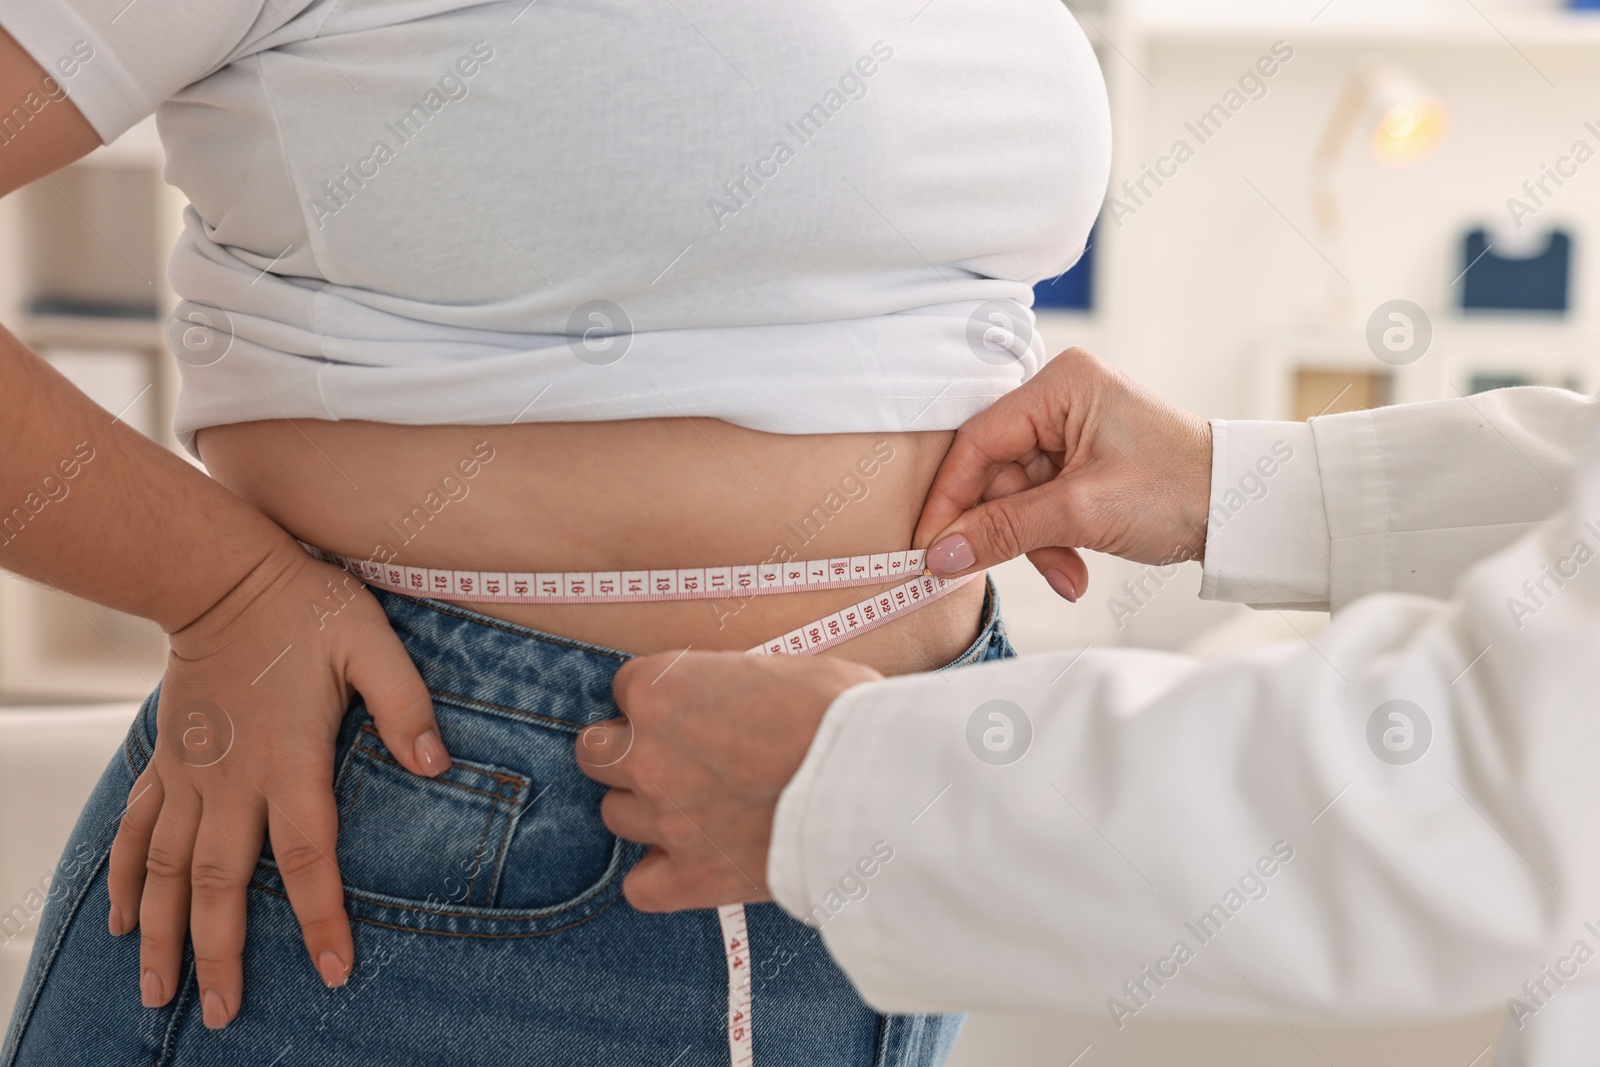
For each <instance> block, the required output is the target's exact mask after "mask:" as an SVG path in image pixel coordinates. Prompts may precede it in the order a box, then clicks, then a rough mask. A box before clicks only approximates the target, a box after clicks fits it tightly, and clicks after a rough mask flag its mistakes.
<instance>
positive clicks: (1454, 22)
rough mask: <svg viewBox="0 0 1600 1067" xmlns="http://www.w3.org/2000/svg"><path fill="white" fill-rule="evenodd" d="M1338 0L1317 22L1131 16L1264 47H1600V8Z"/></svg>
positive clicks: (1160, 30)
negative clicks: (1389, 9) (1365, 4)
mask: <svg viewBox="0 0 1600 1067" xmlns="http://www.w3.org/2000/svg"><path fill="white" fill-rule="evenodd" d="M1341 2H1342V0H1334V2H1333V4H1332V5H1331V6H1330V7H1329V8H1328V10H1327V12H1326V13H1325V14H1323V15H1322V16H1320V17H1319V18H1318V19H1317V20H1316V21H1315V22H1310V21H1306V20H1293V19H1284V18H1271V17H1269V18H1250V17H1241V16H1235V17H1231V18H1230V17H1222V18H1217V17H1206V18H1204V19H1202V18H1199V17H1195V16H1192V15H1187V14H1186V15H1175V16H1168V15H1164V14H1163V15H1157V16H1154V17H1151V16H1139V17H1135V18H1132V19H1129V20H1128V21H1127V22H1125V23H1124V26H1125V28H1126V29H1127V30H1128V31H1129V32H1131V33H1132V34H1133V35H1134V36H1135V37H1136V38H1139V39H1142V40H1143V41H1144V42H1145V43H1146V44H1147V45H1149V46H1151V47H1235V46H1246V47H1252V48H1256V47H1260V46H1261V44H1262V42H1270V41H1273V40H1278V39H1282V40H1285V41H1288V42H1290V43H1291V44H1292V45H1293V46H1294V47H1295V48H1296V49H1299V48H1306V47H1311V48H1316V47H1323V48H1369V47H1379V46H1392V47H1399V46H1404V47H1407V48H1505V47H1506V42H1507V41H1508V40H1509V41H1510V42H1511V43H1512V44H1514V45H1516V46H1517V47H1519V48H1535V49H1600V12H1596V11H1574V12H1567V11H1544V12H1507V11H1495V10H1492V9H1488V8H1486V9H1485V10H1484V15H1478V14H1477V13H1476V12H1474V11H1473V9H1472V8H1471V7H1468V6H1466V5H1462V7H1461V9H1460V12H1459V13H1458V14H1453V15H1444V16H1434V17H1428V16H1416V15H1408V14H1407V12H1406V11H1405V10H1403V9H1402V10H1398V11H1397V12H1396V13H1395V14H1394V15H1392V16H1390V17H1381V16H1368V17H1357V18H1350V17H1342V16H1341V15H1340V14H1339V9H1340V3H1341Z"/></svg>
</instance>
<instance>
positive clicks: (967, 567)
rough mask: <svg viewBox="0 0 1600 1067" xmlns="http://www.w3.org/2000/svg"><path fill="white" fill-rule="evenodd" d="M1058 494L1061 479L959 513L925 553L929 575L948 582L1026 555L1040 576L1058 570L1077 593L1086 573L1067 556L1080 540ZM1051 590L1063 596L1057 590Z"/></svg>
mask: <svg viewBox="0 0 1600 1067" xmlns="http://www.w3.org/2000/svg"><path fill="white" fill-rule="evenodd" d="M1063 489H1064V485H1063V483H1062V482H1061V481H1060V480H1056V481H1051V482H1047V483H1045V484H1044V485H1041V486H1038V487H1037V488H1033V489H1026V490H1023V491H1022V492H1020V493H1012V494H1010V495H1008V496H1002V497H996V498H995V499H993V500H988V501H985V502H983V503H981V504H979V505H978V506H976V507H974V508H971V509H969V510H967V511H965V512H963V513H962V514H961V515H960V516H959V517H958V518H957V519H956V520H955V521H954V522H952V523H951V524H950V525H949V526H948V527H946V528H945V529H944V531H943V532H941V533H940V534H939V536H938V537H936V538H935V539H934V541H933V544H932V545H931V546H930V547H929V548H928V556H927V567H928V570H929V571H931V572H932V573H933V574H935V575H938V576H940V577H943V578H948V577H953V576H955V575H960V574H966V573H968V572H970V571H975V570H981V569H983V568H986V567H992V566H994V565H996V564H998V563H1004V562H1005V561H1006V560H1009V559H1015V558H1016V557H1018V556H1021V555H1024V554H1027V555H1029V556H1030V557H1036V558H1035V559H1034V562H1035V565H1036V566H1039V568H1040V570H1041V571H1045V570H1048V569H1056V570H1058V571H1061V572H1062V573H1064V574H1065V575H1066V576H1067V577H1069V578H1070V579H1071V580H1072V583H1073V586H1074V589H1075V591H1081V590H1082V589H1084V588H1085V587H1086V585H1087V584H1088V568H1087V567H1085V566H1084V564H1083V560H1082V559H1081V558H1080V557H1079V556H1078V554H1077V553H1076V552H1073V551H1071V549H1072V548H1074V547H1076V546H1077V545H1078V544H1079V543H1080V541H1081V539H1080V538H1079V536H1078V532H1079V531H1078V530H1077V528H1076V527H1077V523H1076V521H1075V517H1074V515H1073V514H1072V510H1071V508H1070V507H1069V506H1068V502H1067V500H1066V494H1065V493H1064V492H1063ZM1046 577H1047V578H1048V577H1049V575H1046ZM1051 584H1052V585H1056V583H1055V582H1054V581H1052V582H1051ZM1056 591H1057V592H1061V593H1062V595H1063V596H1065V595H1066V594H1065V593H1064V592H1063V591H1062V589H1061V588H1059V587H1058V588H1057V590H1056ZM1069 599H1072V598H1069Z"/></svg>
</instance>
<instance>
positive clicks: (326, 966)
mask: <svg viewBox="0 0 1600 1067" xmlns="http://www.w3.org/2000/svg"><path fill="white" fill-rule="evenodd" d="M317 970H318V971H319V972H321V974H322V984H323V985H325V986H327V987H328V988H329V989H338V988H339V987H340V986H342V985H344V984H345V982H346V981H348V980H349V978H350V971H349V969H348V968H346V967H345V965H344V960H341V959H340V958H339V956H338V954H337V953H334V952H324V953H323V954H322V955H320V956H318V957H317Z"/></svg>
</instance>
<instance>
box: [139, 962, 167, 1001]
mask: <svg viewBox="0 0 1600 1067" xmlns="http://www.w3.org/2000/svg"><path fill="white" fill-rule="evenodd" d="M162 992H163V987H162V985H161V976H160V975H159V974H157V973H156V972H155V971H145V972H144V974H143V975H141V976H140V977H139V1002H140V1003H141V1004H143V1005H144V1006H145V1007H147V1008H159V1007H161V1005H162V1004H163V1003H164V1002H165V1001H166V997H164V996H162Z"/></svg>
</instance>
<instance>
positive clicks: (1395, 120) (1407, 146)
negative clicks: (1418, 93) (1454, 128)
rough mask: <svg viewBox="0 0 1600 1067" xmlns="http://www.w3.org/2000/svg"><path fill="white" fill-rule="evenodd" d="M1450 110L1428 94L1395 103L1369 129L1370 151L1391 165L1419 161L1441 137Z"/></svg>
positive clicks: (1436, 144)
mask: <svg viewBox="0 0 1600 1067" xmlns="http://www.w3.org/2000/svg"><path fill="white" fill-rule="evenodd" d="M1448 125H1449V114H1448V113H1447V112H1446V111H1445V109H1444V105H1443V104H1441V103H1440V102H1439V101H1437V100H1434V99H1429V98H1424V99H1417V100H1408V101H1406V102H1405V103H1401V104H1395V105H1394V106H1392V107H1390V108H1389V109H1388V110H1387V111H1385V112H1384V113H1383V118H1382V119H1380V120H1379V122H1378V124H1377V128H1376V129H1374V130H1373V131H1372V154H1373V155H1375V156H1377V157H1378V161H1379V162H1380V163H1385V164H1388V165H1389V166H1391V167H1409V166H1411V165H1412V164H1414V163H1418V162H1421V161H1422V160H1423V159H1424V158H1426V157H1427V156H1428V155H1429V154H1430V153H1431V152H1432V151H1433V150H1434V149H1435V148H1437V147H1438V146H1439V142H1440V141H1442V140H1443V139H1444V131H1445V128H1446V127H1447V126H1448Z"/></svg>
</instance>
